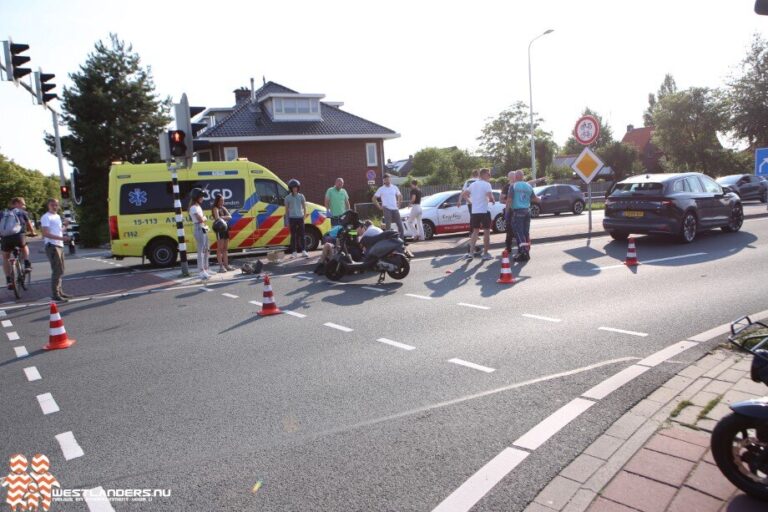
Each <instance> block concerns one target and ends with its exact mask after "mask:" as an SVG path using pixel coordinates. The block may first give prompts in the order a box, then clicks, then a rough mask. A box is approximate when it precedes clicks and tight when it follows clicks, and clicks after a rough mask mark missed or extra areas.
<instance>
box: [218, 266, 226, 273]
mask: <svg viewBox="0 0 768 512" xmlns="http://www.w3.org/2000/svg"><path fill="white" fill-rule="evenodd" d="M218 273H219V274H226V273H227V269H226V268H224V267H219V270H218Z"/></svg>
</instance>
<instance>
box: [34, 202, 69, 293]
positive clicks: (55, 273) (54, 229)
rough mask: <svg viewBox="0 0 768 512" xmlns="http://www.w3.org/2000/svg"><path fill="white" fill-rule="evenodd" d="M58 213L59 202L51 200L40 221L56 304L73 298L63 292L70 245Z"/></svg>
mask: <svg viewBox="0 0 768 512" xmlns="http://www.w3.org/2000/svg"><path fill="white" fill-rule="evenodd" d="M58 211H59V202H58V201H57V200H56V199H49V200H48V211H47V212H46V213H45V215H43V217H42V218H41V219H40V226H42V228H43V241H44V242H45V255H46V256H48V261H49V262H50V263H51V299H52V300H54V301H56V302H67V300H68V299H71V298H72V296H71V295H67V294H66V293H64V292H63V291H62V289H61V277H62V276H63V275H64V244H65V243H69V237H68V236H66V235H64V230H63V227H62V222H61V217H60V216H59V213H58Z"/></svg>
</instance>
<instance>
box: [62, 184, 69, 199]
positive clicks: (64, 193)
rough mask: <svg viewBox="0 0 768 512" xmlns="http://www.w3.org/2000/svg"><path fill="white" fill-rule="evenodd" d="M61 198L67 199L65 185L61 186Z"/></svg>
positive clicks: (66, 187) (67, 191) (67, 190)
mask: <svg viewBox="0 0 768 512" xmlns="http://www.w3.org/2000/svg"><path fill="white" fill-rule="evenodd" d="M61 198H62V199H69V187H68V186H66V185H62V186H61Z"/></svg>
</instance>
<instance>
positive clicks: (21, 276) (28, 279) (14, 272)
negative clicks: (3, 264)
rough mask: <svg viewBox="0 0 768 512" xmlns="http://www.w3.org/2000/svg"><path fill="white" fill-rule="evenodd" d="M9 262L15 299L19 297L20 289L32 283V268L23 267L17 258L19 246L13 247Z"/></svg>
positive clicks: (24, 288) (25, 288)
mask: <svg viewBox="0 0 768 512" xmlns="http://www.w3.org/2000/svg"><path fill="white" fill-rule="evenodd" d="M9 263H10V264H11V275H10V277H11V284H12V285H13V294H14V295H15V296H16V299H17V300H18V299H21V290H24V291H26V290H27V288H28V287H29V286H30V285H31V284H32V269H25V268H24V266H23V265H22V263H21V259H20V258H19V248H18V247H14V248H13V251H12V252H11V258H10V260H9Z"/></svg>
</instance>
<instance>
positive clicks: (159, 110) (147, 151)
mask: <svg viewBox="0 0 768 512" xmlns="http://www.w3.org/2000/svg"><path fill="white" fill-rule="evenodd" d="M109 38H110V40H109V43H107V44H105V43H104V42H103V41H99V42H97V43H96V45H95V51H94V52H93V53H91V54H89V55H88V58H87V60H86V62H85V64H83V65H82V66H80V70H79V71H78V72H77V73H73V74H70V78H71V80H72V82H73V85H72V87H65V88H64V92H63V99H62V103H61V106H62V110H63V116H62V119H63V122H64V123H65V124H66V125H67V127H68V128H69V131H70V135H67V136H64V137H62V139H61V145H62V150H63V152H64V155H65V157H66V158H67V159H68V160H69V161H70V163H71V164H72V166H73V167H77V168H78V169H79V170H80V173H81V175H82V177H83V182H84V183H85V187H84V188H85V190H84V193H83V205H82V207H81V208H80V219H79V220H80V236H81V239H82V241H83V243H84V244H86V245H91V246H92V245H97V244H99V243H102V242H104V241H106V240H107V239H108V234H107V233H108V228H107V200H106V198H107V189H108V179H109V178H108V177H109V167H110V164H111V162H113V161H118V160H119V161H123V162H130V163H144V162H156V161H158V160H159V154H158V152H159V149H158V147H157V146H158V144H157V135H158V133H160V132H161V131H162V130H163V129H164V127H165V126H166V125H167V124H168V122H169V121H170V117H169V116H168V112H169V109H170V99H169V98H167V99H165V100H162V99H160V98H159V97H158V96H157V95H156V94H155V85H154V82H153V80H152V73H151V69H150V68H143V67H142V66H141V64H140V59H139V55H138V54H136V53H134V52H133V47H132V46H131V45H130V44H127V43H125V42H124V41H121V40H120V39H118V37H117V35H115V34H110V36H109ZM46 142H47V143H48V145H49V148H50V149H51V151H53V137H52V136H51V135H46Z"/></svg>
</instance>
